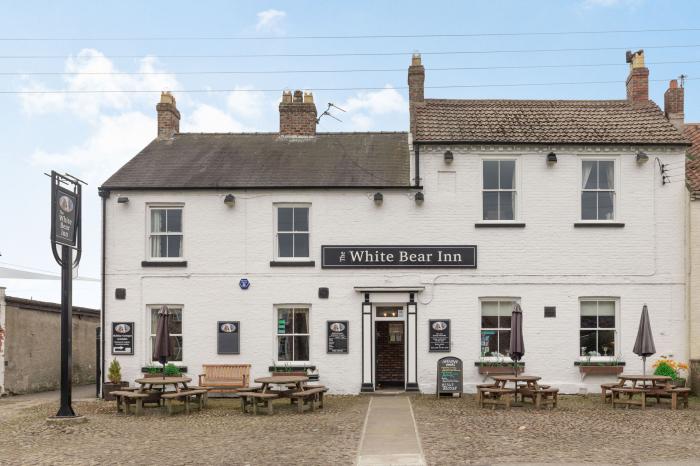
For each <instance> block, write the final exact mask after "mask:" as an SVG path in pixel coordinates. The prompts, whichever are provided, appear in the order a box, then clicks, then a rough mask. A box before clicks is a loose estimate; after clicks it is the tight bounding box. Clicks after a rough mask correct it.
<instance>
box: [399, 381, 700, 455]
mask: <svg viewBox="0 0 700 466" xmlns="http://www.w3.org/2000/svg"><path fill="white" fill-rule="evenodd" d="M412 401H413V409H414V413H415V417H416V423H417V425H418V431H419V435H420V437H421V441H422V444H423V449H424V453H425V457H426V460H427V461H428V463H429V464H431V465H433V464H435V465H443V464H450V465H452V464H493V463H501V462H511V463H513V462H531V463H565V462H575V463H584V462H586V463H587V462H602V463H614V464H634V463H638V462H642V461H662V462H663V461H687V460H697V459H698V458H700V400H698V399H697V398H691V401H690V407H689V409H687V410H678V411H671V409H670V408H669V405H668V404H666V403H664V404H663V405H662V406H652V407H650V408H647V410H646V411H641V410H640V409H638V408H636V409H635V408H630V409H624V408H617V409H615V410H613V409H612V407H611V406H610V405H609V404H608V405H603V404H602V403H601V402H600V399H599V398H598V397H594V396H590V397H579V396H562V397H559V407H558V408H557V409H554V410H551V411H538V410H534V409H532V408H530V407H529V406H526V407H518V408H512V409H511V410H510V411H505V410H502V409H499V408H496V410H495V411H491V409H480V408H479V407H478V405H477V404H476V398H475V397H474V396H471V395H465V396H464V397H463V398H452V399H449V398H448V399H440V400H438V399H436V398H435V396H427V395H424V396H417V397H414V398H412Z"/></svg>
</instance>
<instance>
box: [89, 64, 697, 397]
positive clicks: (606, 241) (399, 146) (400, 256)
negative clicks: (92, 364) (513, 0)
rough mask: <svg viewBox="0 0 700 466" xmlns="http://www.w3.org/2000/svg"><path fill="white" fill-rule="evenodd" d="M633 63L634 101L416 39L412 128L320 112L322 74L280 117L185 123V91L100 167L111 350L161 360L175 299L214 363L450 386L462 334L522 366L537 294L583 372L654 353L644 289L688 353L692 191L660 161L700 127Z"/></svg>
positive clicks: (467, 351) (671, 341) (467, 385)
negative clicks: (343, 122)
mask: <svg viewBox="0 0 700 466" xmlns="http://www.w3.org/2000/svg"><path fill="white" fill-rule="evenodd" d="M628 62H629V63H630V74H629V77H628V80H627V96H626V98H624V99H621V100H600V101H591V100H569V101H562V100H456V99H455V100H453V99H449V100H445V99H428V98H425V96H424V80H425V71H424V68H423V66H422V64H421V58H420V56H418V55H416V56H414V57H413V63H412V65H411V66H410V67H409V70H408V83H409V94H410V107H411V112H410V114H411V121H410V127H409V128H408V129H409V131H407V132H401V133H384V132H370V133H316V118H317V111H316V107H315V104H314V102H313V96H312V94H310V93H302V92H299V91H297V92H294V93H293V94H292V93H288V92H286V93H284V95H283V99H282V102H281V103H280V106H279V110H280V131H279V133H250V134H213V133H212V134H194V133H191V134H188V133H180V132H179V119H180V114H179V112H178V110H177V108H176V102H175V99H174V97H173V96H172V95H170V94H168V93H164V94H163V95H162V96H161V102H160V103H159V104H158V105H157V111H158V137H157V138H156V139H155V140H154V141H153V142H151V143H150V144H149V145H148V146H147V147H146V148H144V149H143V150H142V151H141V152H140V153H139V154H137V155H136V156H135V157H134V158H133V159H132V160H131V161H129V162H128V163H127V164H126V165H124V167H122V168H121V169H120V170H119V171H117V172H116V173H115V174H114V175H113V176H112V177H111V178H109V179H108V180H107V181H106V182H105V183H104V185H103V186H102V187H101V188H100V195H101V196H102V200H103V248H104V265H103V267H104V268H103V278H104V280H103V288H104V291H103V299H104V306H103V308H104V315H103V319H104V322H103V328H104V329H105V331H104V332H103V335H105V338H104V342H103V348H104V351H103V354H104V357H103V359H104V363H105V364H108V363H109V361H111V359H112V358H116V359H117V360H119V362H120V363H121V366H122V371H123V379H124V380H134V379H135V378H138V377H139V376H140V374H141V371H142V370H143V368H144V366H147V365H149V364H152V363H153V361H152V359H151V351H152V347H151V345H152V344H153V339H154V334H155V317H154V316H155V313H156V312H157V311H158V310H159V309H160V308H161V306H163V305H167V306H168V308H169V309H170V311H171V312H173V313H174V320H175V322H174V323H173V325H172V326H171V334H172V335H173V338H174V340H175V341H176V344H177V347H178V352H177V355H176V356H175V357H174V359H175V361H174V362H175V363H176V364H178V365H181V366H183V367H184V368H186V372H187V373H188V374H189V375H190V376H192V377H193V378H195V377H196V375H197V374H199V373H200V372H201V366H202V364H208V363H248V364H251V365H252V367H251V375H252V377H253V378H255V377H260V376H265V375H269V371H270V370H271V369H272V368H273V367H274V366H289V367H306V368H308V370H309V371H310V372H312V373H314V374H318V377H319V380H320V381H321V383H323V384H324V385H326V386H328V387H329V388H330V389H331V391H332V392H333V393H359V392H360V391H373V390H379V389H384V388H387V387H394V388H399V389H406V390H413V391H415V390H419V391H421V392H424V393H434V392H435V390H436V376H437V374H436V364H437V361H438V359H440V358H442V357H445V356H454V357H458V358H460V359H461V360H462V362H463V372H464V391H466V392H473V391H474V386H475V385H476V384H479V383H483V382H484V380H486V378H487V377H488V373H493V372H496V371H498V370H499V369H500V367H501V366H503V365H507V364H510V362H509V361H510V360H509V358H508V344H509V336H510V314H511V310H512V307H513V304H514V303H515V302H517V303H519V304H520V306H521V307H522V309H523V333H524V341H525V349H526V352H525V356H524V358H523V360H522V362H523V363H524V370H525V373H526V374H533V375H538V376H541V377H542V381H543V382H544V383H548V384H551V385H553V386H557V387H559V388H560V389H561V391H562V392H563V393H582V392H583V391H585V390H588V391H597V390H598V385H599V384H600V383H602V382H604V381H610V380H611V379H612V378H613V377H614V372H615V370H621V369H622V367H621V366H624V368H625V370H626V371H628V372H638V371H641V370H642V363H641V360H640V359H639V358H638V357H637V356H635V355H634V354H633V353H632V346H633V343H634V339H635V337H636V332H637V327H638V322H639V317H640V313H641V310H642V306H643V305H644V304H647V305H648V307H649V312H650V316H651V324H652V329H653V332H654V338H655V341H656V347H657V350H658V352H659V353H660V354H661V353H663V354H666V355H674V356H675V357H676V358H680V359H687V354H688V333H687V321H686V320H687V315H686V288H685V287H686V265H685V241H686V238H685V231H686V229H685V221H686V220H685V207H686V204H685V203H686V202H687V201H686V198H687V196H686V195H685V186H684V183H683V182H682V180H676V179H672V178H668V177H667V174H666V173H662V170H661V169H660V167H661V165H665V166H666V167H668V166H683V164H684V159H685V151H686V148H687V145H688V143H687V141H686V139H684V137H683V135H682V134H681V132H680V131H678V130H677V129H676V128H675V127H674V125H673V124H672V123H671V119H672V117H673V115H669V114H668V112H665V111H664V110H661V109H660V108H659V107H658V106H657V105H656V104H655V103H653V102H652V101H651V100H649V96H648V75H649V71H648V69H647V68H646V67H645V66H644V56H643V52H641V51H640V52H637V53H634V54H629V55H628ZM621 91H622V90H621ZM670 91H671V89H669V92H670ZM669 181H670V182H669ZM123 323H126V324H127V326H128V327H125V326H121V327H119V330H120V331H121V336H120V334H119V332H117V333H115V332H114V331H113V329H114V328H116V327H117V326H119V324H123ZM226 324H229V325H226ZM127 328H128V331H126V333H125V330H126V329H127ZM113 333H114V335H113ZM591 363H597V364H605V366H604V367H612V369H610V371H609V373H608V374H607V375H606V374H603V375H600V374H598V375H596V374H590V373H587V372H585V371H584V370H583V369H582V365H583V366H586V365H590V364H591ZM603 372H605V371H603ZM103 373H104V371H103Z"/></svg>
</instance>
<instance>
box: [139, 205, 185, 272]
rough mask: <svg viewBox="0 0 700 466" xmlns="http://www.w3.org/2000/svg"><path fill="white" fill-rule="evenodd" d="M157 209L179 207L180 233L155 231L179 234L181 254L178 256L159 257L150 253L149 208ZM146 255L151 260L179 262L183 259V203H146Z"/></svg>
mask: <svg viewBox="0 0 700 466" xmlns="http://www.w3.org/2000/svg"><path fill="white" fill-rule="evenodd" d="M158 209H180V211H181V214H180V221H181V224H182V231H181V232H180V233H167V232H166V233H157V235H158V236H168V235H178V234H179V235H180V236H182V255H181V256H179V257H159V256H153V255H151V235H153V232H152V225H151V210H158ZM146 257H147V258H148V260H151V261H158V262H180V261H183V260H184V259H185V204H184V203H177V204H176V203H173V204H146Z"/></svg>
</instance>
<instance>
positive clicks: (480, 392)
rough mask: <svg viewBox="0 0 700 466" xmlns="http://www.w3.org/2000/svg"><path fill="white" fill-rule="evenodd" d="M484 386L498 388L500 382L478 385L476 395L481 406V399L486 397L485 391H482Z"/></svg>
mask: <svg viewBox="0 0 700 466" xmlns="http://www.w3.org/2000/svg"><path fill="white" fill-rule="evenodd" d="M482 388H498V384H495V383H481V384H478V385H477V386H476V397H477V401H478V402H479V406H481V400H482V398H483V397H484V392H482V391H481V389H482Z"/></svg>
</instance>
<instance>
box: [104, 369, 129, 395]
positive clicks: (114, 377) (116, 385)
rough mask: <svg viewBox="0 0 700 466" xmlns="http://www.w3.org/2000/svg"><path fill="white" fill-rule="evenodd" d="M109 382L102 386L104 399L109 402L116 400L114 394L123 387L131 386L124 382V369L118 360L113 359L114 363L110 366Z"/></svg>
mask: <svg viewBox="0 0 700 466" xmlns="http://www.w3.org/2000/svg"><path fill="white" fill-rule="evenodd" d="M107 380H109V382H105V383H104V384H103V385H102V398H104V399H105V400H107V401H113V400H114V395H112V392H114V391H117V390H120V389H121V388H122V387H128V386H129V382H122V367H121V365H120V364H119V361H117V360H116V359H112V362H111V363H110V364H109V368H108V369H107Z"/></svg>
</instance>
